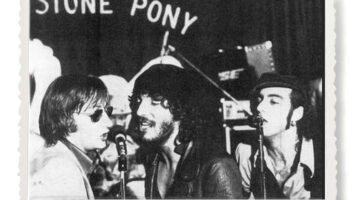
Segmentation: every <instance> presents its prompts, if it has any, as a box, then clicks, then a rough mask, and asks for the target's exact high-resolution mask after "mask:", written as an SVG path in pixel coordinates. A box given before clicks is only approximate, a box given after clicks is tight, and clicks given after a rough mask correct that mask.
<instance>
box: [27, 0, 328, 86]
mask: <svg viewBox="0 0 355 200" xmlns="http://www.w3.org/2000/svg"><path fill="white" fill-rule="evenodd" d="M94 4H95V5H94ZM30 7H31V8H30V9H31V12H30V13H31V14H30V17H31V18H30V38H31V39H33V38H38V39H40V40H42V42H43V43H44V44H45V45H48V46H50V47H52V48H53V50H54V54H55V56H57V57H58V59H59V60H60V62H61V65H62V73H63V74H70V73H84V74H92V75H101V74H109V73H110V74H117V75H121V76H124V77H125V78H126V79H128V80H129V79H130V78H132V77H133V76H134V75H135V74H136V73H137V71H138V70H139V69H140V68H141V67H142V66H143V65H144V64H145V63H146V62H148V61H149V60H150V59H152V58H154V57H157V56H158V55H159V53H160V49H161V43H162V38H163V35H164V32H165V31H166V30H169V31H170V37H169V44H171V45H173V46H175V47H176V48H177V49H178V50H179V52H181V53H182V54H183V55H185V57H187V58H189V59H190V60H191V61H193V62H195V63H200V59H201V58H202V57H203V55H208V54H211V53H213V52H217V50H218V49H220V48H223V49H233V48H235V47H236V46H237V45H253V44H258V43H262V42H264V41H266V40H270V41H272V42H273V54H274V58H275V64H276V68H277V70H279V71H280V72H282V73H287V74H296V75H299V76H303V77H304V78H307V79H310V78H314V77H322V76H323V74H324V73H323V72H324V2H323V1H321V0H314V1H306V0H299V1H293V0H285V1H278V0H271V1H267V2H260V1H258V0H188V1H187V0H186V1H181V0H164V1H162V0H31V1H30ZM199 67H200V68H202V69H203V68H204V66H199Z"/></svg>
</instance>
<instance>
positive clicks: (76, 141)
mask: <svg viewBox="0 0 355 200" xmlns="http://www.w3.org/2000/svg"><path fill="white" fill-rule="evenodd" d="M78 135H79V134H78V133H77V132H75V133H69V135H68V136H67V137H66V139H67V140H68V141H69V142H70V143H72V144H73V145H75V146H76V147H78V148H79V149H80V150H82V151H84V152H86V150H85V149H84V148H83V147H82V145H81V142H80V138H79V137H76V136H78Z"/></svg>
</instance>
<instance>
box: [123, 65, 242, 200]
mask: <svg viewBox="0 0 355 200" xmlns="http://www.w3.org/2000/svg"><path fill="white" fill-rule="evenodd" d="M195 76H196V75H195ZM200 83H201V81H198V80H197V79H195V78H194V76H193V75H192V72H188V71H186V70H185V69H181V68H178V67H176V66H173V65H168V64H156V65H154V66H152V67H151V68H149V69H148V70H147V71H145V72H144V73H143V74H141V75H140V76H139V77H138V78H137V80H136V82H135V85H134V89H133V94H132V96H131V98H130V101H131V103H130V105H131V109H132V115H133V116H132V124H131V129H132V131H131V134H132V136H133V138H134V139H135V140H136V141H137V142H138V144H140V146H141V152H143V154H144V156H142V160H143V163H144V166H145V169H146V179H145V195H146V198H148V199H153V198H154V199H157V198H221V199H226V198H234V199H235V198H237V199H238V198H242V188H241V187H242V186H241V177H240V174H239V171H238V170H236V169H237V165H236V163H235V161H234V160H233V159H232V158H231V157H229V156H228V154H227V153H225V152H224V150H223V147H222V146H223V145H220V144H218V140H217V136H218V135H222V133H221V132H220V129H219V128H220V127H218V126H217V125H216V120H215V117H216V116H217V115H214V116H213V115H212V114H211V113H212V112H211V111H212V110H214V109H213V107H211V106H210V105H209V103H211V102H209V98H208V96H207V95H206V93H204V92H206V90H204V89H203V88H202V87H201V85H200Z"/></svg>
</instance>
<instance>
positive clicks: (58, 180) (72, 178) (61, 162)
mask: <svg viewBox="0 0 355 200" xmlns="http://www.w3.org/2000/svg"><path fill="white" fill-rule="evenodd" d="M31 167H32V169H31V175H30V183H29V187H30V190H31V196H32V197H35V196H37V197H38V196H42V197H43V196H48V195H53V196H72V195H74V196H77V195H80V191H83V190H85V185H84V182H83V175H82V171H81V169H80V167H79V166H78V165H77V163H76V162H75V160H73V159H72V157H71V156H70V155H67V154H66V153H63V152H61V151H56V149H47V150H45V151H44V152H42V156H38V157H37V159H36V160H34V161H33V162H32V163H31Z"/></svg>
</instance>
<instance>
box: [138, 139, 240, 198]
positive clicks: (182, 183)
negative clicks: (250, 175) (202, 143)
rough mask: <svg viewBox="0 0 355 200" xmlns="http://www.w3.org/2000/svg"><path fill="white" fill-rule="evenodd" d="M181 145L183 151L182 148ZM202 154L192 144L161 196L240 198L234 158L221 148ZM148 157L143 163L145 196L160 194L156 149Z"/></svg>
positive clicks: (202, 152)
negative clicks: (144, 169)
mask: <svg viewBox="0 0 355 200" xmlns="http://www.w3.org/2000/svg"><path fill="white" fill-rule="evenodd" d="M178 148H181V147H178ZM182 149H183V153H182V155H184V154H185V152H184V151H185V150H184V148H182ZM206 154H207V152H205V151H201V149H200V148H198V145H197V144H195V145H194V146H193V147H192V149H191V151H190V152H189V153H188V155H187V156H186V158H185V159H184V160H180V161H179V163H178V165H177V169H176V173H175V177H174V182H173V183H172V186H171V187H170V188H169V190H168V191H167V193H166V197H165V198H218V199H239V198H243V195H242V184H241V176H240V173H239V170H238V168H237V164H236V162H235V160H234V159H233V158H232V157H230V156H229V155H228V154H227V153H225V152H223V151H218V150H216V151H214V152H212V153H208V154H209V155H206ZM148 157H149V158H148V159H147V160H146V161H148V162H147V163H146V164H145V167H146V183H145V184H146V185H145V189H146V198H147V199H152V198H154V199H157V198H161V196H160V194H159V191H158V187H157V182H156V180H157V170H159V169H158V166H159V162H160V161H161V159H160V158H161V157H160V153H159V152H156V153H154V154H150V156H148ZM182 157H183V156H182Z"/></svg>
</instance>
